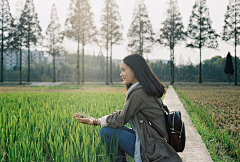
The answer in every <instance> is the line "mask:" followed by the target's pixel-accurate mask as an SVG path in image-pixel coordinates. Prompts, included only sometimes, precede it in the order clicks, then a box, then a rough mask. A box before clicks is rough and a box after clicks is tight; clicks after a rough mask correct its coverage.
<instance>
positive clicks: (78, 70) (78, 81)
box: [77, 40, 80, 85]
mask: <svg viewBox="0 0 240 162" xmlns="http://www.w3.org/2000/svg"><path fill="white" fill-rule="evenodd" d="M79 61H80V54H79V40H78V50H77V84H78V85H80V65H79Z"/></svg>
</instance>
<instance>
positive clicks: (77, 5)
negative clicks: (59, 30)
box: [65, 0, 97, 84]
mask: <svg viewBox="0 0 240 162" xmlns="http://www.w3.org/2000/svg"><path fill="white" fill-rule="evenodd" d="M65 26H66V36H67V37H68V38H70V39H72V40H74V41H77V44H78V51H77V83H78V84H80V66H79V61H80V51H79V46H80V44H81V46H82V58H81V60H82V83H84V55H85V54H84V53H85V51H84V47H85V45H87V44H89V43H91V42H93V41H96V34H97V30H96V27H95V26H94V24H93V13H92V12H91V5H90V2H89V0H71V2H70V6H69V13H68V16H67V19H66V22H65Z"/></svg>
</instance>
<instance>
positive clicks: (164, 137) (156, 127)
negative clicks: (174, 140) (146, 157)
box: [140, 110, 168, 142]
mask: <svg viewBox="0 0 240 162" xmlns="http://www.w3.org/2000/svg"><path fill="white" fill-rule="evenodd" d="M140 112H141V113H142V114H143V116H144V117H145V118H146V119H147V121H148V124H149V125H150V126H151V127H152V128H153V129H154V130H155V131H156V132H157V133H158V134H159V135H160V136H161V137H162V138H163V139H164V140H165V141H166V142H168V141H167V138H166V136H165V133H164V132H163V131H162V130H161V129H160V128H159V127H158V126H157V125H156V124H154V123H153V122H152V119H151V118H150V117H149V116H147V115H146V114H144V113H143V112H142V110H140Z"/></svg>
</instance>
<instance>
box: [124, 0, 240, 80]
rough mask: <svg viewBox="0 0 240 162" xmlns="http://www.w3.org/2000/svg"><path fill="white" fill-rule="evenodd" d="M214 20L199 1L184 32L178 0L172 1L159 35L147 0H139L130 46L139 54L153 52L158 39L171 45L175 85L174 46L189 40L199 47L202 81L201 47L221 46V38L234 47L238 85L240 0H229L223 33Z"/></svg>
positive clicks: (171, 68)
mask: <svg viewBox="0 0 240 162" xmlns="http://www.w3.org/2000/svg"><path fill="white" fill-rule="evenodd" d="M211 23H212V22H211V20H210V16H209V9H208V7H207V4H206V0H196V1H195V4H194V6H193V9H192V14H191V16H190V21H189V25H188V28H187V31H184V26H183V23H182V17H181V14H180V12H179V9H178V2H177V0H169V7H168V9H167V17H166V20H165V21H164V22H163V23H162V27H161V28H160V30H159V31H160V32H159V33H160V34H159V35H158V36H155V33H154V32H153V30H152V25H151V23H150V20H149V18H148V14H147V10H146V6H145V5H144V1H143V0H140V1H139V2H138V3H137V5H136V6H135V10H134V15H133V22H132V24H131V27H130V29H129V32H128V39H129V43H128V47H129V49H130V51H132V52H137V53H140V54H143V53H150V52H151V48H152V45H153V44H154V43H155V42H158V43H160V45H163V46H166V47H169V49H170V73H171V83H172V84H173V83H174V72H175V70H174V67H175V66H174V48H175V46H176V45H177V44H179V43H181V42H183V41H186V47H189V48H198V49H199V53H200V63H199V83H202V60H201V55H202V48H204V47H207V48H213V49H216V48H217V47H218V41H217V38H218V37H221V38H222V40H224V41H227V42H229V43H231V44H233V45H234V46H235V84H237V62H236V60H237V56H236V46H237V45H239V44H240V41H239V37H240V31H239V30H240V28H239V26H240V0H229V5H228V6H227V12H226V14H225V20H224V27H223V33H222V34H217V33H216V32H215V30H214V29H213V28H212V26H211Z"/></svg>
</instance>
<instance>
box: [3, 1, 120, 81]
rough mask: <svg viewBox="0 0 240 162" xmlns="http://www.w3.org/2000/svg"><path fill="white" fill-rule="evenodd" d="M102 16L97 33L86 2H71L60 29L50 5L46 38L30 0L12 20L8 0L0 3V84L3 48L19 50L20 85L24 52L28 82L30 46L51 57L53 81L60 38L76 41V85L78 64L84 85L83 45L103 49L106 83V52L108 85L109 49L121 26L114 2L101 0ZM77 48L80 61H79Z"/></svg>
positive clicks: (115, 42) (61, 48) (59, 49)
mask: <svg viewBox="0 0 240 162" xmlns="http://www.w3.org/2000/svg"><path fill="white" fill-rule="evenodd" d="M104 4H105V6H104V8H103V14H102V20H101V21H102V27H101V29H100V32H98V31H97V29H96V27H95V26H94V21H93V13H92V12H91V6H90V1H89V0H71V1H70V6H69V13H68V15H67V19H66V22H65V29H64V30H62V29H61V24H60V23H59V18H58V16H57V8H56V6H55V4H53V7H52V10H51V16H50V23H49V25H48V27H47V30H46V35H45V36H43V35H42V32H41V31H42V30H41V27H40V25H39V20H38V16H37V13H36V12H35V7H34V3H33V0H27V1H26V3H25V6H24V9H22V11H21V16H20V17H19V18H16V19H13V17H12V15H11V12H10V7H9V2H8V0H3V1H1V2H0V5H1V10H0V14H1V15H0V20H1V29H2V30H1V32H0V34H1V38H2V39H1V82H3V78H4V77H3V76H4V75H3V59H4V58H3V52H4V51H6V50H7V49H10V50H16V51H19V55H20V68H19V71H20V72H19V73H20V84H21V83H22V49H23V48H27V49H28V79H27V81H28V82H30V76H31V75H30V47H32V45H41V46H42V47H45V48H46V50H47V52H48V53H49V54H50V55H52V56H53V78H54V79H53V81H54V82H55V81H56V68H55V59H56V56H57V55H59V53H60V52H62V51H64V48H63V39H64V37H66V38H69V39H71V40H73V41H75V42H77V45H78V50H77V61H76V62H77V66H76V70H77V83H78V84H80V61H81V65H82V67H81V70H82V71H81V74H82V75H81V79H82V83H84V78H85V77H84V73H85V69H84V68H85V67H84V65H85V58H84V56H85V49H84V48H85V46H86V45H87V44H89V43H93V42H94V43H96V44H97V45H98V46H100V47H104V48H105V49H106V52H107V63H106V65H107V68H106V84H109V83H108V69H109V67H108V64H109V63H108V60H109V59H108V54H109V52H110V78H111V79H110V82H112V47H113V46H114V45H115V44H118V43H119V42H120V41H121V40H122V31H123V26H122V25H121V18H120V14H119V11H118V6H117V4H116V0H104ZM80 46H81V58H80Z"/></svg>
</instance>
